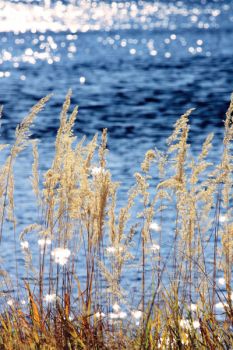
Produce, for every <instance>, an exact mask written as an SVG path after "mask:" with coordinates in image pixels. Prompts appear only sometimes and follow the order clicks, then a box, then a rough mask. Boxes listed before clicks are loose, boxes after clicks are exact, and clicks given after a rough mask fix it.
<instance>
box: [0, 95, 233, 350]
mask: <svg viewBox="0 0 233 350" xmlns="http://www.w3.org/2000/svg"><path fill="white" fill-rule="evenodd" d="M49 98H50V96H48V97H46V98H44V99H42V100H41V101H40V102H39V103H38V104H37V105H36V106H35V107H33V108H32V110H31V112H30V114H29V115H28V116H27V117H26V118H25V119H24V120H23V121H22V123H21V124H20V125H19V126H18V128H17V130H16V135H15V142H14V144H13V145H12V146H11V148H10V150H9V149H8V148H7V147H6V146H5V145H1V146H0V150H1V152H5V153H6V156H5V162H4V163H3V164H2V166H1V169H0V203H1V204H0V240H1V241H3V240H6V239H7V235H8V232H6V230H5V227H6V222H7V225H8V226H7V227H9V222H10V223H11V225H12V228H13V234H14V244H15V253H14V254H15V255H14V259H15V276H16V281H17V282H16V285H14V286H13V285H12V283H13V282H12V281H13V279H11V277H10V276H9V274H8V272H7V271H5V270H3V269H2V270H0V278H1V281H0V283H1V291H0V293H1V294H0V298H1V313H0V328H1V329H0V344H1V345H0V347H1V349H96V350H97V349H111V350H114V349H132V350H133V349H135V350H139V349H148V350H149V349H190V350H191V349H211V350H214V349H232V348H233V333H232V330H233V328H232V327H233V291H232V263H233V219H232V169H233V163H232V155H231V151H232V138H233V100H232V101H231V103H230V106H229V109H228V111H227V113H226V121H225V133H224V138H223V146H222V155H221V157H220V159H218V160H216V164H212V162H210V161H208V157H209V152H210V150H211V147H212V140H213V135H212V134H211V135H209V136H207V138H206V140H205V142H204V144H203V147H202V151H201V153H200V154H199V155H198V157H196V158H194V157H193V156H192V152H191V150H190V145H189V144H188V135H189V117H190V114H191V113H192V110H189V111H187V112H186V113H185V114H184V115H183V116H182V117H181V118H180V119H179V120H178V121H177V123H176V125H175V127H174V131H173V133H172V135H171V137H170V138H169V139H168V149H167V152H165V153H162V152H160V151H158V150H156V149H155V150H149V151H148V152H147V153H146V155H145V157H144V160H142V164H141V170H140V171H138V172H137V173H136V174H135V185H134V186H133V187H132V188H130V189H129V191H128V198H127V200H126V203H125V206H123V207H121V206H120V204H119V201H118V196H117V195H118V189H119V187H120V184H119V183H117V182H115V181H113V179H112V176H111V172H110V170H109V169H108V168H107V160H106V155H107V130H106V129H105V130H103V133H102V136H101V139H100V140H99V138H98V135H95V136H94V137H93V139H92V140H91V141H89V142H87V141H86V140H85V139H84V138H83V139H78V138H77V137H76V136H75V135H74V132H73V127H74V123H75V120H76V116H77V112H78V110H77V108H75V109H74V110H73V112H71V114H70V115H68V112H69V109H70V103H71V101H70V100H71V91H69V92H68V94H67V96H66V99H65V102H64V104H63V108H62V112H61V116H60V127H59V130H58V132H57V136H56V140H55V153H54V158H53V161H52V163H51V165H50V168H49V169H48V170H47V171H46V173H45V174H43V177H40V176H39V169H40V161H39V156H38V149H37V143H36V141H31V140H30V126H31V124H32V123H33V121H34V118H35V117H36V115H37V114H38V113H39V112H40V110H41V109H42V108H44V106H45V104H46V102H47V101H48V99H49ZM30 143H32V154H33V159H34V160H33V164H32V177H31V185H32V191H33V192H34V197H35V201H36V203H37V206H38V213H40V214H39V218H38V222H32V223H31V224H30V225H28V226H27V227H25V229H24V230H23V231H22V232H18V226H17V220H16V217H15V208H16V207H17V206H19V205H20V203H18V202H17V198H15V196H14V182H15V176H14V164H15V162H16V161H17V157H18V155H19V153H21V152H23V151H24V148H25V147H26V146H27V145H29V144H30ZM7 152H8V153H7ZM16 181H17V178H16ZM28 237H30V240H29V238H28ZM32 241H34V243H35V245H37V246H38V250H37V251H35V249H31V242H32ZM18 247H21V249H22V252H23V255H24V263H25V265H24V266H19V262H18V259H16V258H17V256H16V254H17V248H18ZM36 254H37V255H36ZM37 262H38V264H37ZM23 268H24V269H25V275H26V276H27V278H25V279H21V278H20V276H21V273H20V271H22V269H23ZM83 275H85V276H83ZM135 281H136V282H135Z"/></svg>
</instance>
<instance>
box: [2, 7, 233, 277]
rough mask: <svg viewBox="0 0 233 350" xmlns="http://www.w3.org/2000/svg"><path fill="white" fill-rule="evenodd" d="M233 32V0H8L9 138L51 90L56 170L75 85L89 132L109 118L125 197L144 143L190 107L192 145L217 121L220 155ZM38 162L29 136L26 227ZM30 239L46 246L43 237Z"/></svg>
mask: <svg viewBox="0 0 233 350" xmlns="http://www.w3.org/2000/svg"><path fill="white" fill-rule="evenodd" d="M232 43H233V1H220V0H219V1H217V0H216V1H177V2H174V1H171V2H169V1H159V2H157V1H127V2H120V1H115V2H111V1H96V2H94V1H73V2H65V1H64V2H56V1H51V2H50V1H45V2H44V3H42V2H36V1H35V2H29V1H25V2H21V1H18V2H13V1H12V2H10V1H0V89H1V94H0V104H2V105H4V112H3V120H2V128H1V138H2V140H3V142H6V143H11V142H12V140H13V137H14V130H15V127H16V125H17V124H18V123H19V122H20V121H21V120H22V118H23V117H24V116H25V115H26V113H27V112H28V111H29V109H30V108H31V107H32V105H33V104H35V103H36V102H37V101H38V100H39V99H40V98H41V97H43V96H45V95H46V94H48V93H51V92H52V93H53V94H54V95H53V97H52V99H51V100H50V102H49V103H48V104H47V106H46V108H45V109H44V110H43V112H41V113H40V115H39V116H38V118H37V120H36V122H35V125H34V127H33V129H32V137H33V138H37V139H39V140H40V143H39V152H40V169H41V173H42V171H44V170H46V169H48V167H49V166H50V161H51V159H52V155H53V152H54V149H53V145H54V139H55V135H56V131H57V128H58V125H59V114H60V110H61V106H62V103H63V100H64V97H65V95H66V93H67V90H68V89H69V88H71V89H72V91H73V97H72V103H73V105H75V104H78V105H79V117H78V121H77V123H76V127H75V132H76V133H77V135H78V137H79V139H81V137H82V136H83V135H87V138H88V140H89V139H90V138H91V137H92V136H94V134H95V133H96V132H101V130H102V129H103V128H107V129H108V141H109V143H108V149H109V151H110V152H109V156H108V167H109V168H110V170H111V172H112V177H113V179H114V180H116V181H120V182H121V183H122V187H121V189H120V191H119V195H118V197H119V200H120V202H123V201H124V200H125V198H126V194H127V191H128V189H129V187H130V186H131V185H132V184H133V183H134V178H133V174H134V172H135V171H138V170H139V167H140V163H141V162H142V160H143V157H144V153H145V152H146V151H147V150H148V149H150V148H152V149H153V148H154V147H157V148H159V149H161V150H164V149H165V141H166V138H167V137H168V136H169V135H170V134H171V131H172V127H173V125H174V123H175V121H176V120H177V118H178V117H179V116H180V115H181V114H183V113H184V112H185V111H186V110H187V109H188V108H191V107H194V108H196V110H195V111H194V112H193V114H192V116H191V119H190V124H191V131H190V139H189V141H190V142H191V143H192V152H193V154H194V155H196V154H197V152H199V151H200V149H201V144H202V143H203V141H204V139H205V137H206V136H207V134H208V133H209V132H214V133H215V138H214V150H213V151H212V152H211V157H210V158H211V160H213V161H215V160H216V159H217V156H218V154H219V152H220V145H221V142H222V135H223V120H224V118H225V111H226V109H227V106H228V104H229V99H230V94H231V92H232V91H233V46H232ZM31 164H32V157H31V148H30V147H28V148H27V149H26V150H25V151H24V152H23V153H22V154H21V155H20V157H19V160H18V162H17V163H16V166H15V171H16V185H15V193H16V198H15V201H16V217H17V220H18V227H17V234H19V232H20V230H21V229H22V228H24V227H25V226H26V225H27V224H29V223H32V222H34V221H35V220H36V219H37V213H36V211H35V207H34V197H33V195H32V193H31V190H30V179H29V177H30V175H31ZM154 177H155V178H156V174H155V175H154ZM17 203H20V205H17ZM4 235H5V237H3V242H2V248H1V250H2V253H1V258H2V259H3V261H4V266H5V267H6V268H7V270H8V271H12V273H13V274H14V271H15V264H14V260H13V259H12V256H13V250H14V244H13V232H12V230H10V231H9V232H5V233H4ZM168 237H169V234H168ZM28 240H29V242H30V245H31V247H32V251H33V252H34V253H35V255H36V254H37V252H38V251H39V250H38V247H37V242H33V237H32V238H30V237H29V238H28ZM17 249H18V256H20V258H19V259H18V263H19V271H21V270H20V269H21V268H20V266H21V265H22V266H23V256H22V254H21V250H20V246H19V247H17ZM163 249H164V251H165V252H166V249H167V248H166V246H164V248H163ZM138 259H139V258H138ZM80 261H81V258H80ZM81 275H82V273H81ZM83 277H84V276H83ZM127 278H128V281H127V282H130V283H131V282H133V281H132V280H131V276H130V275H129V276H128V277H127ZM139 278H140V277H139ZM133 279H134V280H135V275H134V277H133ZM135 283H137V278H136V280H135Z"/></svg>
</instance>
